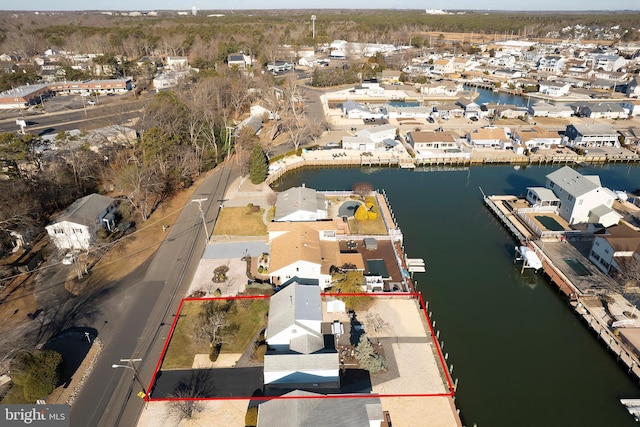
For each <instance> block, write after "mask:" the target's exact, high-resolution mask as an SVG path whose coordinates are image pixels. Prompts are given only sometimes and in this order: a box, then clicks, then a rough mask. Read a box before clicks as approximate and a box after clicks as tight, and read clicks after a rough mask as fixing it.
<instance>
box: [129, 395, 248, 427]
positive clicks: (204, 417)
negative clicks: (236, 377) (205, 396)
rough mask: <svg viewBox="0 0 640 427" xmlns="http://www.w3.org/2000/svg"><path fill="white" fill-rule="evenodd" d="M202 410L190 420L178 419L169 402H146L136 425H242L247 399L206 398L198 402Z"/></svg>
mask: <svg viewBox="0 0 640 427" xmlns="http://www.w3.org/2000/svg"><path fill="white" fill-rule="evenodd" d="M199 403H200V405H201V407H202V410H201V411H200V412H199V413H198V414H197V415H196V416H195V418H193V419H191V420H181V421H179V420H178V419H177V418H176V417H175V416H173V415H172V413H171V409H170V407H171V403H169V402H147V403H146V404H145V406H144V409H143V410H142V414H141V415H140V418H139V419H138V426H144V427H165V426H167V425H171V426H176V427H203V426H225V427H244V425H245V423H244V420H245V415H246V413H247V408H248V407H249V400H244V399H242V400H240V399H239V400H206V401H200V402H199Z"/></svg>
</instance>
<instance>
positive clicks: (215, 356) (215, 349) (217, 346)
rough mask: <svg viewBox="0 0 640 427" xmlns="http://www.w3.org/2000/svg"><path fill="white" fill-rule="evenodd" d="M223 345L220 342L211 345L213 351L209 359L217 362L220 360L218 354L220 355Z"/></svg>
mask: <svg viewBox="0 0 640 427" xmlns="http://www.w3.org/2000/svg"><path fill="white" fill-rule="evenodd" d="M221 347H222V346H221V345H220V344H215V345H212V346H211V351H210V352H209V360H211V361H212V362H215V361H216V360H218V356H219V355H220V348H221Z"/></svg>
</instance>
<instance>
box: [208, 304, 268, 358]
mask: <svg viewBox="0 0 640 427" xmlns="http://www.w3.org/2000/svg"><path fill="white" fill-rule="evenodd" d="M234 307H235V310H234ZM267 311H269V298H261V299H245V300H235V301H234V303H233V307H232V308H231V310H229V316H228V317H227V319H228V320H229V323H231V324H234V325H236V326H237V328H238V330H237V331H236V332H235V333H234V336H233V339H232V340H228V341H229V342H227V343H224V344H222V348H221V349H220V352H221V353H242V352H243V351H244V349H245V348H246V347H247V346H248V345H251V344H252V342H253V338H254V337H255V335H256V334H257V333H258V332H259V331H260V329H262V328H264V327H266V326H267V323H266V322H267V319H266V315H267Z"/></svg>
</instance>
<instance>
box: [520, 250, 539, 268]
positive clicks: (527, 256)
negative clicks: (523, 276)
mask: <svg viewBox="0 0 640 427" xmlns="http://www.w3.org/2000/svg"><path fill="white" fill-rule="evenodd" d="M516 250H517V251H518V252H519V253H520V256H521V257H522V259H523V260H524V267H525V268H533V269H534V270H535V271H538V270H540V269H541V268H542V261H540V258H538V255H536V253H535V252H534V251H532V250H531V249H529V248H528V247H527V246H520V247H518V248H516Z"/></svg>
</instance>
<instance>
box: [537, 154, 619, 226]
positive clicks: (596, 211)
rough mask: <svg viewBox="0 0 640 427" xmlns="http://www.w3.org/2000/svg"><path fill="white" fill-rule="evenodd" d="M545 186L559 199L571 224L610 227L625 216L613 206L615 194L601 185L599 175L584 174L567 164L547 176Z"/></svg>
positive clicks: (562, 215) (559, 210)
mask: <svg viewBox="0 0 640 427" xmlns="http://www.w3.org/2000/svg"><path fill="white" fill-rule="evenodd" d="M545 187H547V188H549V189H551V190H552V191H553V192H554V194H555V195H556V196H557V197H558V199H560V205H559V208H558V214H559V215H560V216H561V217H562V218H564V219H565V220H566V221H567V222H568V223H569V224H570V225H574V224H581V223H591V224H602V225H603V226H604V227H610V226H612V225H615V224H617V223H618V222H619V221H620V219H621V218H622V216H621V215H620V214H618V213H617V212H615V211H614V210H613V209H612V206H613V201H614V200H615V198H616V195H615V194H614V193H613V191H611V190H609V189H608V188H604V187H602V186H601V185H600V177H598V176H597V175H590V176H585V175H582V174H580V173H579V172H576V171H575V170H573V169H572V168H570V167H569V166H564V167H562V168H560V169H558V170H557V171H554V172H551V173H550V174H548V175H547V182H546V185H545Z"/></svg>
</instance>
